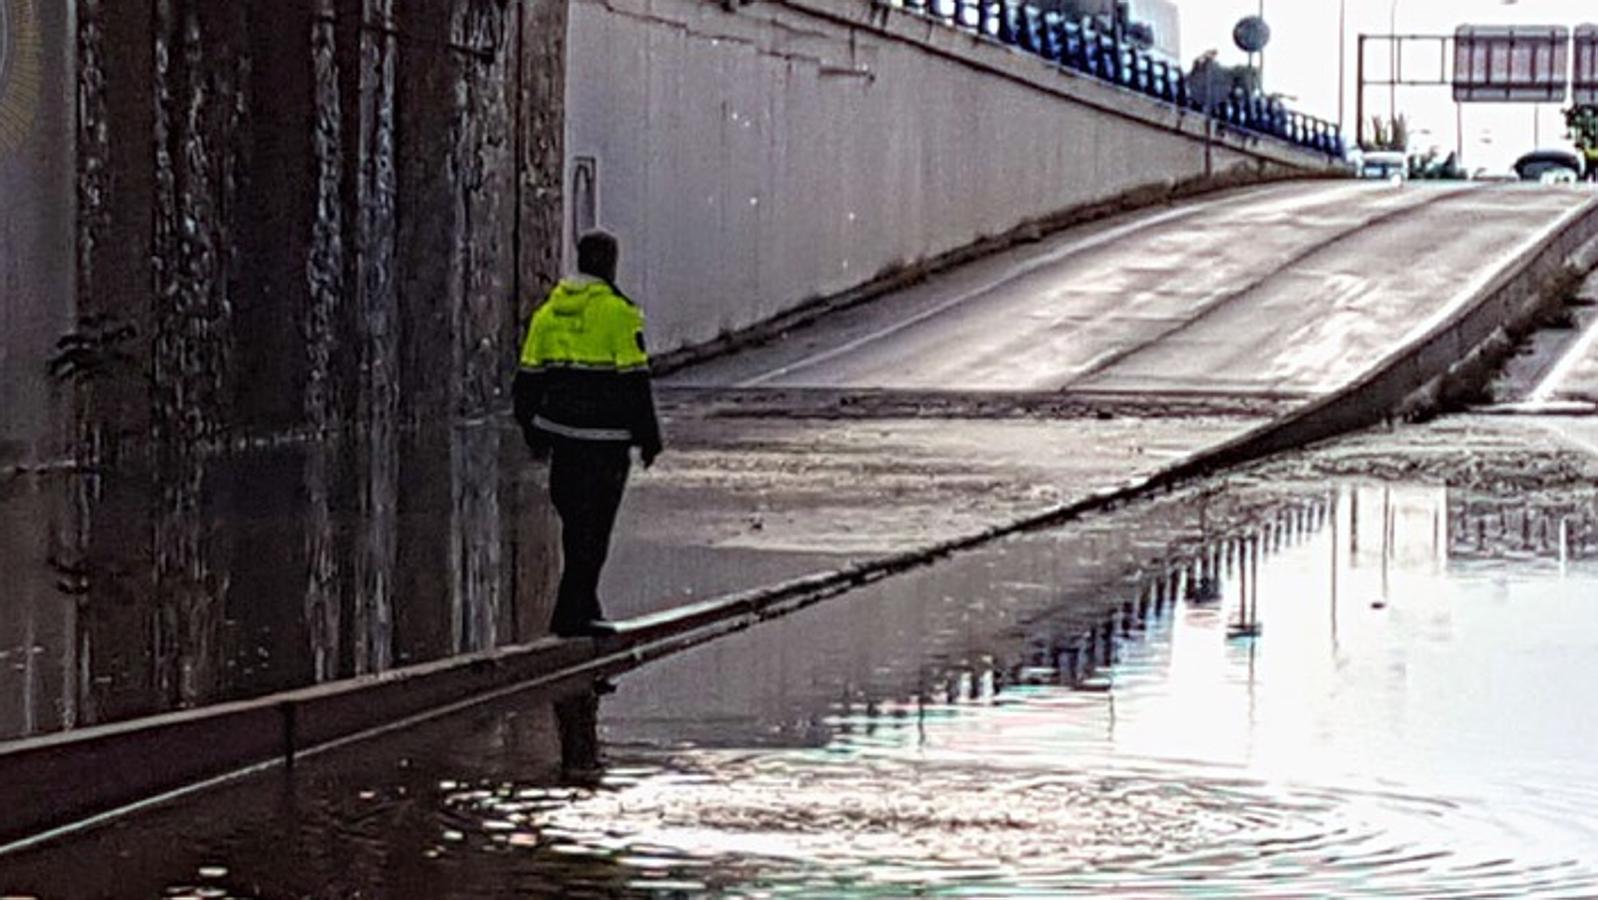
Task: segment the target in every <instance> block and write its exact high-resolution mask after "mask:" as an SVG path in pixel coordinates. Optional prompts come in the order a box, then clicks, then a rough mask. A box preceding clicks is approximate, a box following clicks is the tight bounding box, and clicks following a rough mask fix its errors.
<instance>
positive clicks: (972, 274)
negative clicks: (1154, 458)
mask: <svg viewBox="0 0 1598 900" xmlns="http://www.w3.org/2000/svg"><path fill="white" fill-rule="evenodd" d="M1593 196H1594V195H1593V194H1592V193H1591V192H1590V191H1587V190H1584V189H1580V188H1552V187H1547V186H1541V185H1535V186H1521V185H1492V186H1487V185H1474V184H1438V185H1428V184H1410V185H1406V186H1403V187H1394V186H1392V185H1389V184H1386V183H1382V184H1368V183H1358V182H1346V181H1329V182H1328V181H1322V182H1307V183H1293V184H1286V185H1274V186H1269V187H1263V188H1255V189H1250V190H1245V191H1239V192H1234V193H1230V194H1226V195H1223V196H1220V197H1215V198H1208V199H1201V200H1197V201H1193V202H1190V203H1186V204H1182V205H1178V206H1174V207H1170V208H1166V209H1161V210H1158V211H1154V212H1145V213H1142V214H1137V215H1134V216H1130V217H1127V218H1123V219H1119V220H1115V221H1111V222H1107V223H1101V224H1098V225H1094V226H1088V227H1085V228H1081V229H1075V230H1072V231H1070V232H1066V233H1063V234H1061V235H1058V236H1056V237H1053V238H1051V239H1049V240H1047V241H1043V242H1040V243H1038V244H1035V245H1031V246H1029V247H1024V248H1021V249H1019V250H1015V251H1011V252H1009V253H1006V254H1003V255H1001V256H998V257H994V258H992V259H989V260H985V261H983V262H981V263H978V264H975V265H971V266H966V267H963V268H961V269H959V270H957V271H955V272H951V273H948V274H946V275H940V276H937V277H935V278H933V279H930V280H929V281H927V282H925V283H923V284H920V285H917V286H915V287H913V288H910V289H907V290H905V291H901V292H899V293H896V294H893V295H890V296H887V297H884V298H882V299H880V300H878V301H875V302H872V303H870V304H867V305H865V306H862V307H857V308H855V309H852V310H848V311H844V312H841V313H838V314H834V315H832V316H829V317H827V318H826V319H825V320H823V321H821V322H818V323H816V324H814V325H811V326H808V327H805V328H801V329H797V330H795V331H794V332H791V333H790V334H789V335H787V336H785V337H784V338H783V339H781V340H778V341H775V342H772V343H770V344H767V345H766V346H764V347H761V348H758V349H755V350H750V351H745V352H743V353H740V354H737V355H736V356H732V357H727V358H724V359H720V360H714V361H711V362H709V363H706V364H703V365H700V366H697V367H694V368H691V369H688V370H686V371H684V372H682V373H679V374H678V375H677V376H675V377H673V378H672V379H670V380H669V383H671V384H674V385H680V386H697V387H743V388H755V387H761V388H830V389H845V390H849V389H860V390H870V389H877V390H907V391H928V390H931V391H1022V392H1061V391H1064V392H1083V393H1133V394H1145V393H1146V394H1159V395H1207V394H1213V395H1228V396H1240V395H1242V396H1271V397H1282V398H1307V397H1313V396H1316V395H1318V394H1321V393H1324V392H1327V391H1330V390H1333V389H1335V388H1336V387H1337V386H1339V385H1341V384H1344V383H1346V382H1347V381H1348V380H1350V379H1352V378H1354V377H1356V376H1357V375H1359V374H1361V373H1363V372H1365V371H1366V370H1367V369H1368V368H1369V367H1370V366H1371V365H1372V364H1374V363H1375V362H1376V361H1377V360H1379V359H1381V358H1382V357H1383V356H1384V355H1386V354H1387V353H1390V352H1392V351H1393V350H1394V349H1396V348H1397V347H1398V346H1400V345H1401V344H1402V343H1404V340H1405V338H1406V337H1408V336H1409V335H1412V334H1413V333H1415V332H1416V331H1417V330H1419V329H1423V328H1424V327H1426V325H1427V324H1428V323H1429V322H1431V321H1433V320H1434V319H1435V318H1436V317H1437V316H1439V315H1442V314H1444V313H1445V312H1446V310H1447V309H1448V308H1449V307H1450V306H1451V305H1452V304H1454V303H1456V302H1458V301H1460V300H1462V299H1463V298H1464V297H1466V296H1468V295H1469V294H1470V293H1471V292H1472V291H1473V290H1474V288H1475V287H1476V286H1479V285H1480V284H1481V283H1482V282H1484V281H1486V280H1487V279H1489V278H1491V277H1492V276H1493V275H1494V274H1495V273H1497V272H1498V271H1499V270H1500V269H1502V268H1503V267H1504V266H1505V264H1506V263H1508V261H1509V260H1511V259H1512V258H1513V257H1514V256H1516V255H1517V254H1518V253H1519V252H1520V251H1521V250H1522V249H1524V248H1525V247H1526V246H1527V244H1528V242H1530V241H1534V240H1536V239H1537V238H1539V237H1540V236H1543V235H1545V234H1546V233H1547V232H1548V231H1549V230H1550V229H1551V228H1553V227H1555V226H1556V225H1557V223H1558V222H1559V220H1560V219H1561V217H1563V216H1565V215H1566V214H1568V213H1570V212H1571V211H1572V210H1574V209H1576V208H1578V207H1580V206H1581V205H1582V204H1585V203H1587V202H1589V201H1591V200H1592V199H1593Z"/></svg>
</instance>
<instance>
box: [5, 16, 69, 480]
mask: <svg viewBox="0 0 1598 900" xmlns="http://www.w3.org/2000/svg"><path fill="white" fill-rule="evenodd" d="M0 7H4V9H0V461H3V460H4V459H5V458H6V457H8V456H10V457H30V456H37V455H41V454H43V453H47V452H48V450H49V448H50V447H51V446H52V445H55V446H58V445H59V444H60V443H61V434H60V431H59V425H60V423H61V422H62V419H63V417H62V416H61V415H60V409H61V407H62V405H63V404H66V403H68V402H70V397H68V396H63V394H62V392H60V391H57V390H55V389H54V386H53V385H52V383H51V380H50V378H49V377H48V372H49V364H50V360H51V357H52V356H53V355H54V352H55V343H56V340H57V339H58V338H59V337H60V336H61V335H63V334H65V333H66V332H67V331H69V330H71V323H72V321H73V319H74V317H75V306H76V298H75V294H74V285H73V253H72V249H73V210H74V206H75V203H74V201H75V193H74V180H73V171H72V154H71V148H72V144H73V133H72V129H73V116H72V108H73V107H72V99H73V98H72V92H73V82H72V78H73V75H72V66H73V33H72V15H71V13H72V10H71V7H70V6H69V5H68V4H66V3H59V2H38V0H0Z"/></svg>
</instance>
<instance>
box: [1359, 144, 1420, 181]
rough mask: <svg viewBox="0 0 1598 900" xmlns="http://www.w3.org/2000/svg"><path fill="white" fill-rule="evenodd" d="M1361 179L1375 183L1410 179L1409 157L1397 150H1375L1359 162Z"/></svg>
mask: <svg viewBox="0 0 1598 900" xmlns="http://www.w3.org/2000/svg"><path fill="white" fill-rule="evenodd" d="M1359 177H1361V178H1369V179H1371V180H1374V181H1403V180H1405V179H1407V178H1408V177H1409V157H1408V156H1406V155H1405V154H1403V153H1400V152H1399V151H1397V150H1374V151H1371V152H1369V153H1366V154H1365V155H1364V156H1362V157H1361V158H1360V160H1359Z"/></svg>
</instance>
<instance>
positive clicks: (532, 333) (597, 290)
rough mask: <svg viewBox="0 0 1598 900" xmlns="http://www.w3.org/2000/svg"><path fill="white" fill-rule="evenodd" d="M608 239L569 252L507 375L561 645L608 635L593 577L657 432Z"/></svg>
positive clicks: (640, 333)
mask: <svg viewBox="0 0 1598 900" xmlns="http://www.w3.org/2000/svg"><path fill="white" fill-rule="evenodd" d="M618 255H619V247H618V245H617V242H616V239H615V238H614V237H612V236H611V235H609V234H606V233H604V232H598V231H596V232H590V233H588V234H584V235H583V236H582V237H581V238H580V239H579V240H578V242H577V270H578V274H577V275H576V276H574V277H570V278H566V279H563V280H562V281H561V282H560V283H559V284H558V285H556V286H555V289H554V290H553V291H551V292H550V295H549V298H548V300H546V301H545V302H544V304H543V305H542V306H540V307H539V308H538V310H537V311H536V312H535V313H534V314H533V320H532V324H531V325H530V326H529V327H528V329H527V340H526V341H525V342H524V343H523V345H522V356H521V370H520V371H519V372H518V373H517V375H516V385H515V389H514V392H515V400H516V421H517V422H518V423H519V424H520V425H521V428H522V435H523V437H525V438H526V440H527V446H528V447H529V448H530V449H531V450H532V451H533V455H534V456H535V457H537V458H540V459H543V458H547V459H549V462H550V466H549V494H550V500H551V501H553V503H554V505H555V512H556V513H557V514H558V515H559V516H560V521H561V549H562V550H563V552H564V556H565V560H564V563H563V567H562V570H561V578H560V593H559V595H558V597H557V599H556V601H555V614H554V617H553V620H552V621H551V622H550V630H551V631H552V632H554V633H555V634H557V635H560V636H562V637H576V636H583V635H588V636H592V635H597V634H604V633H607V632H609V631H610V624H609V623H608V622H607V621H606V620H605V616H604V612H603V610H602V609H601V608H600V605H599V594H598V589H599V574H600V570H601V569H602V568H603V567H604V565H605V556H606V555H607V554H608V553H609V550H610V533H611V529H612V527H613V526H614V525H615V523H616V512H617V510H618V509H619V508H620V507H621V498H622V493H623V491H624V489H625V488H626V485H627V473H628V469H629V468H631V465H632V459H631V448H632V447H637V448H638V449H639V457H640V459H641V460H642V462H643V464H644V468H646V469H647V468H649V466H650V465H651V464H652V463H653V462H654V461H655V457H656V456H658V455H659V454H660V450H661V440H660V424H659V422H658V421H657V419H656V416H655V399H654V393H653V389H652V388H651V386H650V380H649V356H648V354H647V353H646V352H645V350H644V317H643V313H642V311H640V310H639V308H638V306H637V305H636V304H634V303H633V302H632V301H631V300H629V299H627V297H626V296H624V295H623V294H622V293H621V291H620V290H618V289H617V288H616V262H617V257H618Z"/></svg>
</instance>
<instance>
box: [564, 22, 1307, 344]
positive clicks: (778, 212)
mask: <svg viewBox="0 0 1598 900" xmlns="http://www.w3.org/2000/svg"><path fill="white" fill-rule="evenodd" d="M731 8H732V9H733V10H734V11H728V6H727V5H724V4H721V3H711V2H704V0H573V2H572V10H571V33H570V40H571V56H570V66H569V70H568V75H569V80H568V94H567V110H568V119H567V122H568V131H567V144H568V152H569V158H570V160H572V161H574V162H573V164H572V165H573V166H575V165H576V163H575V161H576V160H580V159H583V158H591V159H592V160H593V161H594V162H595V163H596V164H597V170H598V191H597V202H596V203H595V209H594V212H595V213H596V214H597V220H598V224H600V225H602V226H604V227H606V228H609V229H611V230H613V231H615V232H617V233H618V234H619V236H620V237H621V239H622V241H623V257H624V259H623V264H622V269H623V272H622V276H621V279H622V282H623V287H624V288H626V289H629V290H630V291H632V292H633V293H635V294H636V295H637V296H638V298H639V299H640V301H641V302H642V303H643V305H644V306H645V308H646V310H647V311H648V314H649V318H650V328H651V338H652V340H653V342H654V349H655V350H656V351H661V350H671V349H674V348H678V347H682V346H684V345H692V344H697V343H701V342H706V341H709V340H711V339H713V338H716V337H717V336H719V335H721V334H723V333H726V332H732V331H736V330H739V329H742V328H745V327H748V326H750V325H752V324H754V323H757V322H760V321H762V320H765V319H768V318H770V317H772V316H774V315H776V314H778V313H780V312H783V311H785V310H788V309H790V308H792V307H794V306H796V305H799V304H801V303H803V302H804V301H806V300H808V299H812V298H817V297H823V296H827V295H831V294H836V293H838V292H841V291H844V290H847V289H849V288H852V287H854V286H857V285H860V284H861V283H863V282H866V281H869V280H871V279H872V278H873V277H875V276H878V275H879V274H881V273H884V272H885V271H888V270H892V269H894V268H896V267H903V266H908V265H911V264H915V263H917V262H920V261H923V260H927V259H930V258H933V257H937V256H939V255H941V254H944V253H948V252H950V251H952V250H955V249H956V248H960V247H964V246H966V245H968V244H971V243H973V242H975V241H977V240H979V239H981V238H984V237H988V236H994V235H999V234H1003V233H1005V232H1007V231H1009V230H1011V229H1013V228H1015V227H1017V226H1018V225H1021V224H1022V223H1026V222H1028V221H1031V220H1035V219H1040V218H1044V217H1048V216H1052V215H1055V214H1058V213H1060V212H1062V211H1064V210H1068V209H1071V208H1073V207H1081V206H1085V205H1089V204H1094V203H1098V202H1101V201H1105V200H1107V199H1110V198H1115V197H1117V196H1120V195H1123V194H1126V193H1127V192H1129V191H1133V190H1135V189H1139V188H1148V187H1150V186H1169V185H1173V184H1175V183H1177V182H1183V181H1187V180H1190V179H1195V178H1201V177H1203V176H1205V175H1206V174H1210V173H1215V172H1225V171H1228V170H1232V169H1235V168H1238V167H1243V168H1249V169H1262V168H1270V169H1274V170H1281V171H1289V170H1304V171H1310V170H1321V169H1326V168H1328V167H1329V164H1328V160H1327V159H1326V158H1325V157H1323V156H1317V155H1314V154H1310V153H1306V152H1303V151H1300V150H1298V149H1296V148H1294V147H1291V146H1290V145H1287V144H1285V143H1281V142H1277V141H1274V140H1261V139H1258V138H1247V137H1244V136H1242V135H1238V134H1235V133H1234V134H1229V135H1223V136H1221V137H1220V138H1219V139H1218V140H1217V141H1216V142H1214V143H1213V144H1212V142H1210V141H1208V140H1207V139H1206V123H1205V122H1204V120H1203V119H1202V117H1198V116H1195V115H1192V114H1187V113H1183V112H1181V111H1178V110H1176V109H1174V108H1173V107H1171V106H1169V105H1167V104H1164V103H1160V102H1157V101H1155V100H1152V99H1150V98H1147V97H1144V96H1141V95H1138V94H1135V93H1132V92H1129V91H1123V90H1121V89H1118V88H1115V87H1112V86H1108V85H1106V84H1104V83H1102V82H1096V81H1094V80H1092V79H1088V78H1085V77H1080V76H1078V75H1076V74H1074V73H1070V72H1065V71H1061V70H1059V69H1057V68H1055V67H1053V66H1051V65H1049V64H1047V63H1045V62H1044V61H1042V60H1040V59H1038V58H1036V57H1032V56H1028V55H1026V54H1023V53H1021V52H1019V51H1015V50H1012V49H1010V48H1007V47H1003V46H1000V45H997V44H995V43H993V42H991V41H985V40H979V39H977V38H975V37H974V36H972V35H969V34H965V33H963V32H958V31H956V30H954V29H951V28H948V27H947V26H944V25H942V24H940V23H936V22H932V21H928V20H926V19H921V18H918V17H916V16H913V15H910V14H908V13H904V12H902V11H899V10H896V9H890V8H887V7H885V6H882V5H879V4H875V3H872V2H870V0H784V2H764V3H754V4H747V5H732V7H731ZM567 174H568V179H573V178H574V177H575V176H576V174H577V173H576V172H575V170H574V168H573V167H569V168H568V173H567ZM569 183H570V182H569ZM570 196H571V201H572V209H571V215H570V218H571V219H572V220H573V221H577V220H580V219H581V218H583V217H584V216H585V215H586V213H587V210H585V209H584V206H585V204H584V203H583V197H582V191H581V189H580V188H578V187H576V186H575V185H574V186H573V191H572V193H571V195H570Z"/></svg>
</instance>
